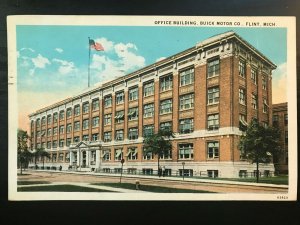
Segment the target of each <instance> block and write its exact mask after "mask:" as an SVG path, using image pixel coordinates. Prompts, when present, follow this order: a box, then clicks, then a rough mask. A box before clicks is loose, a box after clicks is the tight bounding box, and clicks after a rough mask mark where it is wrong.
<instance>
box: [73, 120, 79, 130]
mask: <svg viewBox="0 0 300 225" xmlns="http://www.w3.org/2000/svg"><path fill="white" fill-rule="evenodd" d="M79 130H80V123H79V121H76V122H74V131H79Z"/></svg>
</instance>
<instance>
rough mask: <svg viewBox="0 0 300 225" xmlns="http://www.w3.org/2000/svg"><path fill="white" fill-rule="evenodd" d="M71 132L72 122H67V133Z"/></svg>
mask: <svg viewBox="0 0 300 225" xmlns="http://www.w3.org/2000/svg"><path fill="white" fill-rule="evenodd" d="M71 132H72V124H70V123H68V124H67V134H69V133H71Z"/></svg>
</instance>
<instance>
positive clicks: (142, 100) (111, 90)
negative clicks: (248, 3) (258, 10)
mask: <svg viewBox="0 0 300 225" xmlns="http://www.w3.org/2000/svg"><path fill="white" fill-rule="evenodd" d="M295 20H296V19H295V18H294V17H200V16H113V15H112V16H47V15H39V16H30V15H28V16H8V18H7V28H8V90H9V131H8V132H9V149H8V152H9V159H8V160H9V168H8V171H9V183H8V187H9V200H11V201H36V200H97V201H101V200H135V201H139V200H158V201H161V200H176V201H180V200H190V201H201V200H230V201H232V200H253V201H257V200H259V201H264V200H268V201H269V200H271V201H295V200H296V198H297V197H296V196H297V107H296V106H297V103H296V102H297V99H296V83H297V82H296V25H295Z"/></svg>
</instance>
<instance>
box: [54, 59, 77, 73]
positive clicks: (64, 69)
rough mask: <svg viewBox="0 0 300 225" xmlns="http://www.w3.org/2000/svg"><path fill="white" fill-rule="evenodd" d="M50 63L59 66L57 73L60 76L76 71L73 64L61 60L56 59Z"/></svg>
mask: <svg viewBox="0 0 300 225" xmlns="http://www.w3.org/2000/svg"><path fill="white" fill-rule="evenodd" d="M52 61H53V62H56V63H58V64H60V66H59V68H58V72H59V73H61V74H68V73H71V72H76V71H77V68H76V66H75V64H74V63H73V62H68V61H66V60H61V59H56V58H54V59H53V60H52Z"/></svg>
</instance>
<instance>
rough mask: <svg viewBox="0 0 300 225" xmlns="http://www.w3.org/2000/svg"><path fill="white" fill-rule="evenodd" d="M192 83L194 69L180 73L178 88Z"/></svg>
mask: <svg viewBox="0 0 300 225" xmlns="http://www.w3.org/2000/svg"><path fill="white" fill-rule="evenodd" d="M192 83H194V68H190V69H187V70H184V71H182V72H180V86H184V85H188V84H192Z"/></svg>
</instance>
